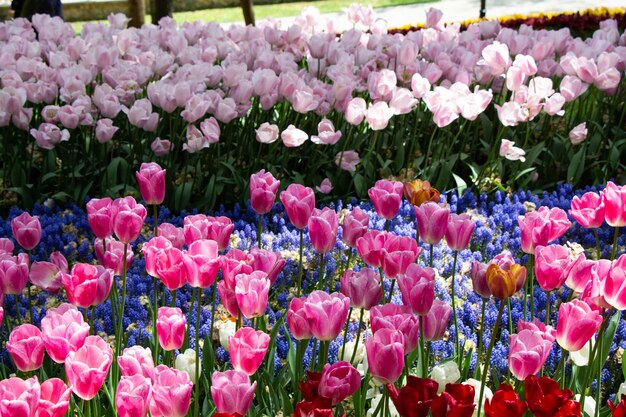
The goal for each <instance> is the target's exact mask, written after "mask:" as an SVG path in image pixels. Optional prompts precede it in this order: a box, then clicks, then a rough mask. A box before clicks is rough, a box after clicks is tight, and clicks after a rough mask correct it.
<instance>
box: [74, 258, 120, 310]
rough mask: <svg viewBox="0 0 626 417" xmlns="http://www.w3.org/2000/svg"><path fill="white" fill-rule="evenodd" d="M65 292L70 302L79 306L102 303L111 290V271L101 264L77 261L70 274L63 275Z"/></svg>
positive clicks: (85, 306)
mask: <svg viewBox="0 0 626 417" xmlns="http://www.w3.org/2000/svg"><path fill="white" fill-rule="evenodd" d="M62 280H63V286H64V287H65V293H66V294H67V299H68V301H69V302H70V303H72V304H74V305H76V306H78V307H84V308H87V307H91V306H96V305H99V304H102V303H103V302H104V300H106V298H107V297H108V295H109V292H110V291H111V286H112V285H113V276H112V275H111V271H110V270H108V269H106V268H105V267H103V266H100V265H90V264H84V263H77V264H75V265H74V266H73V267H72V271H71V272H70V273H69V274H63V275H62Z"/></svg>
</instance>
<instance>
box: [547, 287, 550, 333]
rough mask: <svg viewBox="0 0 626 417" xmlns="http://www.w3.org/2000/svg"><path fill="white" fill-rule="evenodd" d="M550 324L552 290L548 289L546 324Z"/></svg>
mask: <svg viewBox="0 0 626 417" xmlns="http://www.w3.org/2000/svg"><path fill="white" fill-rule="evenodd" d="M549 324H550V291H546V326H547V325H549Z"/></svg>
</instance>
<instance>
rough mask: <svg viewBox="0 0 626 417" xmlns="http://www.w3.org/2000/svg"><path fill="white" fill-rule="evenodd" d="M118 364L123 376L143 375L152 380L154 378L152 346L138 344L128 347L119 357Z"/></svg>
mask: <svg viewBox="0 0 626 417" xmlns="http://www.w3.org/2000/svg"><path fill="white" fill-rule="evenodd" d="M117 364H118V366H119V367H120V373H121V375H122V376H133V375H141V376H143V377H145V378H148V379H150V380H151V381H153V380H154V372H155V371H154V369H155V368H154V361H153V360H152V352H151V351H150V348H145V347H143V346H138V345H135V346H131V347H129V348H126V349H124V351H123V352H122V354H121V355H120V356H118V357H117Z"/></svg>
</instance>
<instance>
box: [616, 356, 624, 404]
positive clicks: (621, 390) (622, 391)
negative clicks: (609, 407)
mask: <svg viewBox="0 0 626 417" xmlns="http://www.w3.org/2000/svg"><path fill="white" fill-rule="evenodd" d="M624 359H626V358H624ZM624 359H622V360H624ZM622 395H626V382H622V383H621V384H620V385H619V389H618V390H617V394H615V401H619V400H620V399H621V398H622Z"/></svg>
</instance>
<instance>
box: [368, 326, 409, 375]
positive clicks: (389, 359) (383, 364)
mask: <svg viewBox="0 0 626 417" xmlns="http://www.w3.org/2000/svg"><path fill="white" fill-rule="evenodd" d="M403 345H404V337H403V336H402V333H401V332H399V331H397V330H393V329H381V330H379V331H378V332H376V333H374V335H373V336H372V337H370V338H369V339H367V340H366V341H365V351H366V354H367V366H368V371H369V373H371V374H372V375H373V376H374V378H376V379H377V380H378V381H379V382H380V383H383V384H393V383H394V382H396V381H397V379H398V378H399V377H400V375H401V374H402V369H403V368H404V353H405V351H404V347H403Z"/></svg>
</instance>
